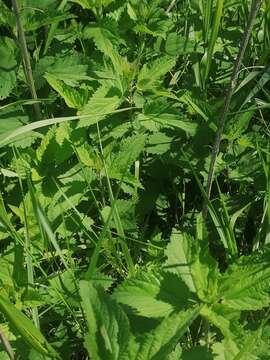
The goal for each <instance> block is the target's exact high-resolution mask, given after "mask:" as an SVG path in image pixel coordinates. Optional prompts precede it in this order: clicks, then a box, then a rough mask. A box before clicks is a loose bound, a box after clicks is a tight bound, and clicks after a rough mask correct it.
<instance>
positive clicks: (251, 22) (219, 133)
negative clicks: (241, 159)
mask: <svg viewBox="0 0 270 360" xmlns="http://www.w3.org/2000/svg"><path fill="white" fill-rule="evenodd" d="M261 3H262V0H254V1H253V2H252V5H251V10H250V15H249V19H248V22H247V26H246V28H245V31H244V34H243V38H242V42H241V44H240V47H239V51H238V54H237V58H236V61H235V64H234V69H233V72H232V75H231V79H230V83H229V86H228V89H227V92H226V97H225V101H224V107H223V111H222V113H221V116H220V119H219V124H218V129H217V132H216V137H215V143H214V146H213V150H212V154H211V162H210V166H209V172H208V178H207V185H206V194H207V196H208V199H210V197H211V190H212V184H213V180H214V175H215V166H216V161H217V156H218V153H219V148H220V142H221V137H222V133H223V130H224V125H225V122H226V119H227V115H228V112H229V109H230V104H231V100H232V96H233V92H234V90H235V87H236V84H237V77H238V73H239V70H240V67H241V64H242V60H243V57H244V54H245V51H246V48H247V45H248V42H249V38H250V35H251V31H252V28H253V26H254V23H255V20H256V16H257V13H258V11H259V9H260V6H261ZM203 215H204V218H206V217H207V204H206V203H205V205H204V209H203Z"/></svg>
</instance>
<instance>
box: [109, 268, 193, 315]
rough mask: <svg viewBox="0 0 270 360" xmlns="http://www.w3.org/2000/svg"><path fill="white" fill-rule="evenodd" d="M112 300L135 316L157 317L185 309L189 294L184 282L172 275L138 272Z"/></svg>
mask: <svg viewBox="0 0 270 360" xmlns="http://www.w3.org/2000/svg"><path fill="white" fill-rule="evenodd" d="M113 297H114V298H115V299H116V300H117V301H118V302H120V303H122V304H126V305H128V306H129V307H131V308H132V309H135V311H134V310H133V311H134V312H135V314H137V315H140V316H145V317H153V318H156V317H157V318H159V317H164V316H167V315H169V314H170V313H172V312H173V311H174V310H178V311H179V310H180V309H181V308H183V307H185V306H186V305H187V303H188V299H189V297H190V293H189V291H188V289H187V287H186V285H185V284H184V283H183V281H182V280H180V279H179V278H178V277H177V276H175V275H173V274H169V273H168V274H166V273H160V274H157V273H146V272H143V271H141V272H139V273H137V274H136V275H135V276H134V277H132V278H129V279H126V280H124V282H123V283H122V284H121V285H120V286H118V287H117V289H116V290H115V291H114V293H113Z"/></svg>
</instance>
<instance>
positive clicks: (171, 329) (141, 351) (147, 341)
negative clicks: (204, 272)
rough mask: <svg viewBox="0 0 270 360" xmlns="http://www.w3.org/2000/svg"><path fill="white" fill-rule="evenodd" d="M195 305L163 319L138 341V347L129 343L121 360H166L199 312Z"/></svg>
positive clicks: (132, 342) (131, 342)
mask: <svg viewBox="0 0 270 360" xmlns="http://www.w3.org/2000/svg"><path fill="white" fill-rule="evenodd" d="M200 308H201V307H200V306H198V305H196V306H195V307H193V308H190V309H189V310H186V311H182V312H179V313H175V314H172V315H171V316H169V317H167V318H165V319H164V320H162V321H161V323H160V324H159V325H158V326H157V327H156V328H155V329H154V330H152V331H151V332H150V333H148V334H147V335H146V336H144V337H143V338H142V339H140V345H139V346H138V344H136V343H134V340H133V341H132V340H131V341H130V343H129V348H128V350H127V353H126V354H123V356H122V357H121V358H120V359H121V360H149V359H151V360H161V359H167V357H168V356H169V354H171V353H172V352H173V350H174V349H175V347H176V345H177V343H178V342H179V340H180V339H181V337H182V336H183V335H184V334H185V332H186V331H187V330H188V328H189V326H190V325H191V324H192V322H193V321H194V320H195V319H196V318H197V316H198V315H199V312H200Z"/></svg>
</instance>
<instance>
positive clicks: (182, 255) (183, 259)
mask: <svg viewBox="0 0 270 360" xmlns="http://www.w3.org/2000/svg"><path fill="white" fill-rule="evenodd" d="M165 254H166V256H167V261H166V263H165V269H166V271H169V272H172V273H174V274H177V275H178V276H179V277H181V279H183V281H184V282H185V283H186V285H187V286H188V288H189V290H190V291H192V292H196V287H195V283H194V280H193V277H192V273H191V265H192V264H191V261H192V254H191V247H190V243H189V241H188V238H187V235H186V234H183V233H181V232H179V231H175V230H173V232H172V235H171V239H170V243H169V244H168V246H167V248H166V250H165Z"/></svg>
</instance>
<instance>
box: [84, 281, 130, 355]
mask: <svg viewBox="0 0 270 360" xmlns="http://www.w3.org/2000/svg"><path fill="white" fill-rule="evenodd" d="M79 286H80V296H81V303H82V308H83V310H84V314H85V317H86V321H87V326H88V334H87V335H86V337H85V347H86V349H87V350H88V352H89V355H90V357H91V359H93V360H100V359H108V360H109V359H119V358H120V356H121V354H123V353H124V352H125V351H126V348H127V346H128V341H129V336H130V335H129V334H130V331H129V322H128V319H127V316H126V315H125V313H124V312H123V310H122V309H121V307H120V306H119V305H118V304H117V303H116V302H115V301H114V300H113V299H112V298H111V297H110V296H109V295H108V294H106V293H105V292H104V290H103V289H102V287H100V286H94V285H93V284H92V283H91V282H90V281H80V285H79Z"/></svg>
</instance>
